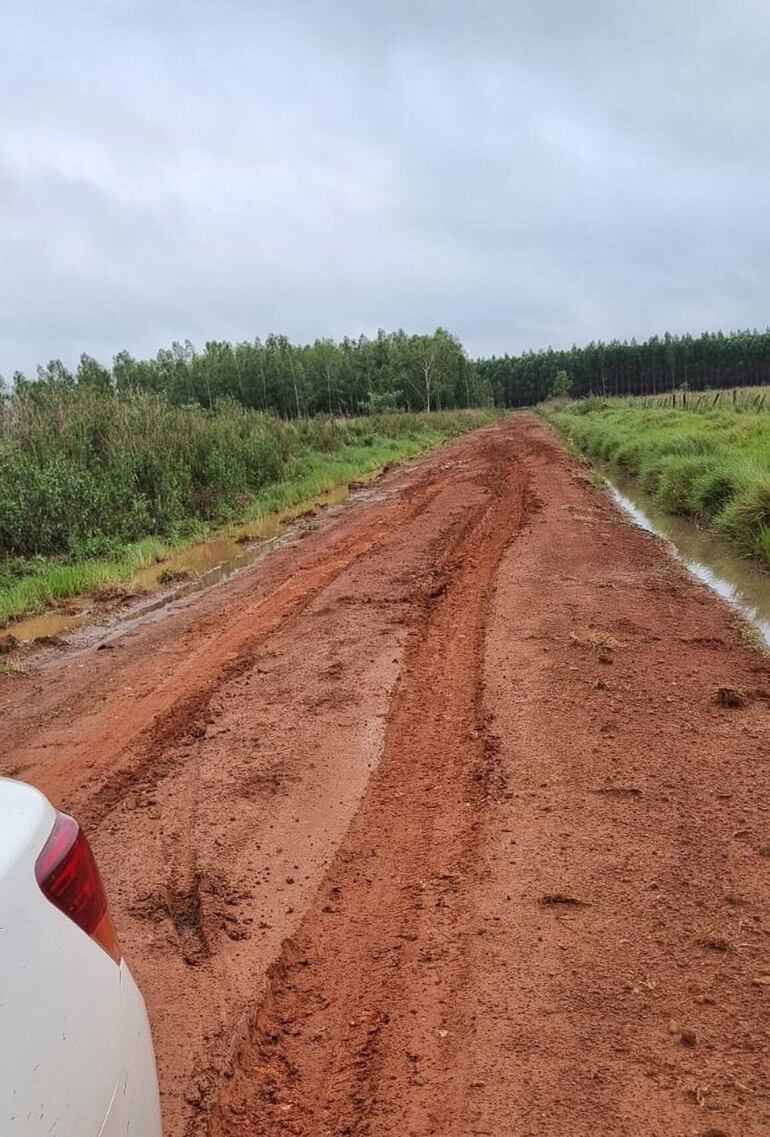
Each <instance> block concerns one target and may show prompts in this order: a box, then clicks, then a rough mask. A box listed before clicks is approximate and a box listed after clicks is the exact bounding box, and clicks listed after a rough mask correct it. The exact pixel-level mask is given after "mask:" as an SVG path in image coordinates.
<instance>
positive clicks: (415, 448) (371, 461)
mask: <svg viewBox="0 0 770 1137" xmlns="http://www.w3.org/2000/svg"><path fill="white" fill-rule="evenodd" d="M493 417H494V416H493V415H492V414H490V413H486V412H470V413H464V412H460V413H446V414H437V415H432V416H430V418H428V417H427V416H425V415H411V416H408V415H392V416H382V418H381V419H379V420H356V421H354V422H353V423H351V424H349V430H347V431H346V435H345V436H346V437H348V438H350V439H351V442H350V443H348V444H344V445H342V446H340V447H339V449H333V450H331V451H327V450H325V449H320V450H319V449H316V448H315V447H316V446H317V445H318V442H319V439H320V440H321V444H322V445H323V444H324V441H326V442H327V443H328V438H329V435H328V433H327V432H326V430H325V428H324V427H323V426H316V427H315V428H313V427H312V426H308V428H307V433H308V434H309V436H310V444H308V443H307V442H306V443H305V445H303V447H302V448H301V450H299V451H298V452H297V453H295V454H294V455H292V456H291V457H290V458H289V459H288V460H287V462H286V464H285V466H284V470H283V477H282V478H281V480H280V481H275V482H272V483H270V484H268V485H266V486H264V487H262V488H261V489H259V490H257V491H256V492H255V493H253V494H250V495H248V496H242V498H241V508H240V509H238V510H237V511H235V510H233V511H230V515H229V517H228V526H232V524H233V523H237V522H249V521H253V520H255V519H258V518H263V517H266V516H269V515H271V514H281V513H284V512H286V511H290V510H292V509H293V508H294V507H296V506H299V505H301V504H302V503H305V502H310V501H312V500H313V499H314V498H317V497H318V496H319V495H320V494H323V493H326V492H327V491H329V490H332V489H336V488H338V487H340V486H344V485H347V484H348V483H350V482H352V481H355V480H357V479H359V478H361V477H363V476H366V475H367V474H372V473H374V472H376V471H379V470H381V469H382V468H383V467H384V466H386V465H387V464H388V463H390V462H395V461H403V460H405V459H407V458H410V457H412V456H414V455H416V454H419V453H421V452H423V451H425V450H428V449H430V448H432V447H434V446H438V445H440V444H441V443H443V442H445V441H447V439H449V438H452V437H455V436H456V435H458V434H461V433H464V432H465V431H467V430H472V429H475V428H477V427H479V426H483V425H485V424H487V423H489V422H491V421H492V420H493ZM400 429H401V430H403V431H404V434H403V436H399V433H398V432H399V430H400ZM217 530H220V531H221V525H220V524H219V523H218V522H213V521H212V522H206V521H203V520H201V519H200V518H198V519H190V521H189V523H188V524H187V525H186V526H185V528H184V531H183V532H180V533H179V535H171V536H167V537H158V536H149V537H144V538H142V539H141V540H138V541H130V542H121V541H114V540H113V541H111V542H110V547H109V550H108V551H107V552H105V553H104V554H103V555H93V554H91V555H87V556H78V555H77V553H76V554H74V555H73V554H70V555H67V556H60V557H45V556H34V557H6V558H3V559H0V627H2V626H5V625H7V624H8V623H9V622H11V621H13V620H16V619H19V618H21V617H23V616H28V615H33V614H35V613H38V612H41V611H44V610H45V609H47V608H50V607H52V606H54V605H55V604H57V603H59V602H61V601H64V600H67V599H70V598H72V597H78V596H97V597H98V596H99V595H100V593H107V594H109V591H110V590H111V589H115V588H116V587H119V586H127V585H130V583H131V581H132V580H133V579H134V577H136V575H137V574H138V573H140V572H141V571H142V570H143V569H146V568H149V567H150V566H152V565H153V564H158V563H160V562H162V561H164V560H166V559H167V558H168V557H169V556H170V555H171V554H172V553H173V552H174V551H176V550H179V549H181V548H184V547H185V546H189V545H191V544H193V543H196V542H199V541H201V540H203V539H205V538H206V537H207V536H209V535H213V534H214V533H216V532H217ZM91 545H92V547H93V548H98V547H99V542H97V541H92V542H91Z"/></svg>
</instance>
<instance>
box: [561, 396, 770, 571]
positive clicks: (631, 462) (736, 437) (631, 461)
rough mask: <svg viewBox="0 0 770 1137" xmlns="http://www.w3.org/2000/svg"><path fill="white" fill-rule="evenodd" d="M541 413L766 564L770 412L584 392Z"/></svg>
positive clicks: (584, 448)
mask: <svg viewBox="0 0 770 1137" xmlns="http://www.w3.org/2000/svg"><path fill="white" fill-rule="evenodd" d="M544 413H545V417H546V418H547V419H548V420H549V421H550V422H553V423H554V424H555V425H556V426H557V427H558V428H559V429H560V430H561V431H562V432H563V433H564V435H565V436H566V438H567V439H568V440H569V441H570V442H571V443H572V444H573V445H574V446H575V447H576V448H577V449H578V450H579V451H580V452H581V453H583V454H586V455H587V456H588V457H590V458H595V459H600V460H602V461H605V462H613V463H615V464H617V465H619V466H621V467H623V468H624V469H625V470H627V471H628V472H629V473H631V474H632V475H634V476H635V477H636V478H638V480H639V483H640V485H641V486H642V488H643V489H645V490H646V491H647V492H648V493H652V494H653V495H654V496H655V498H656V500H657V501H658V503H659V504H660V505H661V506H662V507H663V508H664V509H666V510H667V511H668V512H669V513H679V514H685V515H689V516H692V517H694V518H696V519H697V520H699V521H701V522H703V523H705V524H708V525H711V526H713V528H714V529H716V530H717V531H719V532H720V533H722V534H724V535H725V536H726V537H729V538H730V539H731V540H733V541H735V542H736V543H737V545H738V546H739V547H740V549H741V550H742V551H743V552H744V553H746V554H748V555H750V556H754V557H757V558H759V559H760V560H761V561H762V562H763V563H764V564H765V565H767V566H770V416H768V415H764V414H749V413H742V412H741V411H740V410H738V411H734V410H719V409H717V408H715V409H711V410H704V409H699V410H694V411H692V410H681V409H680V410H674V409H673V408H671V407H669V408H663V407H659V406H649V405H647V406H645V405H643V403H641V402H634V401H630V400H629V401H627V402H615V401H613V402H603V401H601V400H591V399H587V400H584V401H582V402H577V403H572V404H570V405H568V406H563V407H560V408H557V409H550V410H549V409H547V410H546V411H545V412H544Z"/></svg>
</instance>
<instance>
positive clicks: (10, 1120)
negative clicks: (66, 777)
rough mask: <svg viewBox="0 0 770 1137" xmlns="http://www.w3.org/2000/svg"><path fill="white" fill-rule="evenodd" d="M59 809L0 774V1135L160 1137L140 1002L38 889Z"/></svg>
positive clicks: (124, 974)
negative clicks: (40, 860)
mask: <svg viewBox="0 0 770 1137" xmlns="http://www.w3.org/2000/svg"><path fill="white" fill-rule="evenodd" d="M54 818H55V812H54V810H53V808H52V807H51V805H50V804H49V803H48V801H47V800H46V799H45V797H43V795H42V794H40V793H38V791H37V790H34V789H32V788H31V787H29V786H26V785H23V784H22V783H19V782H13V781H8V780H7V779H2V778H0V1134H2V1137H44V1135H45V1137H118V1135H120V1137H127V1135H129V1134H130V1135H131V1137H160V1132H161V1129H160V1118H159V1110H158V1091H157V1080H156V1074H155V1060H154V1056H153V1051H152V1042H151V1039H150V1033H149V1026H148V1024H147V1017H146V1012H145V1009H144V1002H143V1001H142V997H141V995H140V994H139V991H138V990H137V988H136V986H135V984H134V981H133V979H132V978H131V974H130V972H129V971H128V968H127V967H126V965H125V963H121V965H120V966H118V965H117V964H116V963H115V961H114V960H113V959H111V958H110V956H109V955H108V954H107V953H106V952H105V951H104V950H103V949H102V948H101V947H99V945H98V944H96V943H95V942H94V941H93V940H92V939H91V938H90V937H89V936H87V935H86V934H85V933H84V932H83V931H82V930H81V929H80V928H78V927H77V925H76V924H74V923H73V922H72V921H71V920H69V919H68V918H67V917H66V916H64V915H63V914H62V913H61V912H59V911H58V909H57V908H55V907H54V906H53V905H52V904H51V903H50V902H49V901H48V900H47V899H46V897H45V896H44V895H43V893H42V892H41V890H40V888H39V887H38V884H37V881H36V879H35V861H36V860H37V857H38V855H39V853H40V851H41V849H42V848H43V845H44V844H45V842H46V840H47V839H48V837H49V835H50V833H51V829H52V828H53V823H54Z"/></svg>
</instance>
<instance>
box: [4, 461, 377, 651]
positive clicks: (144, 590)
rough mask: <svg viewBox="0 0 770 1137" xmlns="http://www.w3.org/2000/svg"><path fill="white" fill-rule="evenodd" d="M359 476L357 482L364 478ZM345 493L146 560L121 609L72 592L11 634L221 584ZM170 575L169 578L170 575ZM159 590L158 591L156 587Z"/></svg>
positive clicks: (161, 604) (38, 631)
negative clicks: (73, 595) (295, 525)
mask: <svg viewBox="0 0 770 1137" xmlns="http://www.w3.org/2000/svg"><path fill="white" fill-rule="evenodd" d="M374 476H376V472H375V473H373V474H372V475H370V477H369V478H367V477H366V476H363V477H362V478H360V479H359V481H360V482H363V481H367V480H370V478H373V477H374ZM349 496H350V487H349V486H348V485H347V484H343V485H341V486H336V487H334V488H333V489H331V490H327V491H326V492H325V493H321V494H318V495H317V496H316V497H314V498H312V499H310V500H308V501H304V502H301V503H300V504H298V505H295V506H291V507H290V508H288V509H285V510H282V511H281V512H280V513H270V514H266V515H265V516H264V517H259V518H255V519H254V520H252V521H248V522H245V523H243V524H242V525H232V526H228V528H227V529H223V530H221V531H219V532H218V533H215V534H213V535H212V536H211V537H209V538H207V539H206V540H205V541H201V542H199V543H198V544H195V545H188V546H187V547H185V548H181V549H178V550H177V551H176V552H174V553H171V554H170V556H169V557H168V558H167V559H166V560H164V561H163V562H162V563H160V564H153V565H150V566H149V567H148V568H146V569H142V571H141V572H139V573H137V575H136V576H135V577H134V578H133V580H131V581H129V582H128V583H127V584H126V585H125V586H120V587H121V588H125V592H126V595H127V596H131V595H136V596H137V597H141V596H142V595H143V594H146V600H144V601H141V600H139V602H138V603H135V604H132V606H131V608H130V609H129V610H128V611H126V612H123V613H119V614H117V615H116V614H115V613H110V614H108V615H105V614H104V613H100V612H99V610H98V606H97V605H95V604H94V601H93V600H92V599H90V598H86V597H82V598H73V600H72V601H68V602H67V603H66V607H64V608H55V609H51V610H50V611H48V612H43V613H41V614H40V615H39V616H30V617H29V618H28V619H26V620H20V621H19V622H18V623H16V624H14V625H13V629H12V630H13V634H14V636H15V637H16V639H17V640H18V641H19V642H20V643H31V642H32V641H34V640H41V639H47V638H51V637H59V636H64V635H66V634H67V633H68V632H72V631H74V630H75V629H76V628H79V627H83V626H84V625H86V624H98V623H104V624H107V623H113V622H115V621H117V622H122V623H125V622H128V621H133V620H138V619H141V618H142V617H143V616H147V615H149V614H150V613H152V612H156V611H158V610H159V609H160V608H165V607H167V606H168V605H169V604H172V603H173V602H174V601H176V600H181V599H182V598H183V597H185V596H189V595H191V594H192V593H193V592H199V591H201V590H202V589H204V588H211V587H213V586H214V585H217V584H221V583H222V582H223V581H225V580H227V579H228V578H229V577H231V576H232V575H233V574H234V573H236V572H238V571H239V570H240V569H242V568H245V567H246V566H247V565H251V564H253V563H254V562H255V561H257V560H259V558H260V557H263V556H264V555H265V553H267V552H269V550H270V549H272V548H273V547H274V546H275V545H276V544H277V543H278V541H280V540H283V539H286V538H287V537H288V536H291V535H292V532H293V531H294V530H293V529H292V522H296V521H297V519H298V518H301V517H304V516H305V515H306V514H314V513H316V512H317V511H318V510H319V509H323V508H328V507H329V506H335V505H341V504H342V503H343V502H345V501H346V500H347V499H348V497H349ZM171 577H173V579H171ZM161 590H162V591H161Z"/></svg>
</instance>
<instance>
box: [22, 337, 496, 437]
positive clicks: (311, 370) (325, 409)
mask: <svg viewBox="0 0 770 1137" xmlns="http://www.w3.org/2000/svg"><path fill="white" fill-rule="evenodd" d="M41 382H42V383H44V384H48V385H53V386H56V387H61V388H75V387H85V388H89V389H91V390H96V391H100V392H102V393H104V394H109V393H111V392H112V393H115V394H118V395H121V394H127V393H129V392H137V391H138V392H142V391H144V392H151V393H153V394H155V395H161V396H163V397H164V398H166V399H167V400H168V401H169V402H170V403H171V404H173V405H177V406H182V405H189V404H193V405H195V404H197V405H200V406H203V407H205V408H212V407H214V406H215V405H216V404H217V403H218V402H220V401H222V400H223V399H231V400H235V401H236V402H238V403H240V404H242V405H243V406H244V407H247V408H249V409H252V410H259V411H264V412H266V413H269V414H274V415H277V416H279V417H281V418H304V417H310V416H313V415H318V414H325V415H332V416H348V415H360V414H371V413H377V412H382V411H389V410H407V411H434V410H453V409H458V408H465V407H479V406H485V405H488V404H489V403H491V401H492V397H491V392H490V388H489V385H488V383H487V381H486V379H485V378H484V377H483V375H482V374H481V373H480V371H479V370H478V368H477V367H476V366H475V365H474V363H473V362H472V361H471V360H470V359H469V358H468V356H467V355H466V352H465V349H464V348H463V346H462V344H461V343H460V341H459V340H458V339H457V338H456V337H455V336H453V335H451V334H450V333H449V332H447V331H445V330H444V329H443V328H438V329H437V330H436V331H435V332H434V333H433V334H432V335H407V334H406V333H405V332H403V331H398V332H391V333H388V332H384V331H380V332H378V334H377V336H376V338H374V339H369V338H367V337H366V336H361V337H359V338H358V339H348V338H346V339H343V340H342V341H341V342H335V341H334V340H331V339H318V340H316V341H315V342H314V343H312V344H305V345H298V344H293V343H291V342H290V341H289V339H288V338H287V337H286V336H283V335H269V336H267V337H266V339H264V340H261V339H255V340H254V341H253V342H248V341H245V342H241V343H236V344H232V343H228V342H226V341H221V340H211V341H210V342H209V343H207V344H206V346H205V348H204V349H203V350H202V351H197V350H196V349H195V348H194V347H193V345H192V344H191V343H190V342H189V340H188V341H186V342H185V343H184V344H180V343H174V344H172V345H171V347H170V348H168V349H162V350H161V351H159V352H158V354H157V355H156V356H155V357H154V358H151V359H135V358H134V357H133V356H132V355H131V354H130V353H129V352H127V351H121V352H119V353H118V354H117V355H116V356H115V357H114V360H113V363H112V367H109V368H108V367H105V366H104V365H103V364H102V363H99V362H98V360H96V359H93V358H92V357H91V356H89V355H81V357H80V362H79V363H78V366H77V368H76V369H75V370H74V371H73V370H70V369H68V368H67V367H65V365H64V364H63V363H62V362H61V360H58V359H56V360H52V361H51V362H50V363H49V364H47V365H46V366H45V367H39V368H38V370H37V376H36V378H35V379H29V378H28V377H27V376H25V375H23V374H21V373H19V372H17V373H16V374H15V375H14V377H13V388H14V389H15V390H17V391H21V390H23V389H25V388H26V387H28V386H29V385H30V384H32V383H41Z"/></svg>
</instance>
